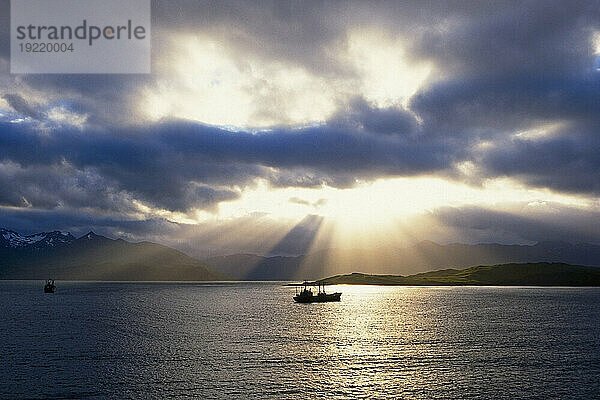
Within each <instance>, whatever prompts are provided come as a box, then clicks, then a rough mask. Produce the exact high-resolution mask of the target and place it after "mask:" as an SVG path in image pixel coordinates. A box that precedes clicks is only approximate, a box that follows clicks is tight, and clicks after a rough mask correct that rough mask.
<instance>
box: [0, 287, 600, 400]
mask: <svg viewBox="0 0 600 400" xmlns="http://www.w3.org/2000/svg"><path fill="white" fill-rule="evenodd" d="M0 289H1V291H0V307H2V309H3V310H6V311H5V313H4V314H5V323H4V326H3V329H2V331H1V334H0V338H1V339H2V344H3V348H4V351H3V353H2V356H1V357H2V358H1V360H0V361H2V363H3V365H10V366H11V368H7V369H3V370H2V372H0V382H1V383H2V384H1V385H0V397H2V398H23V397H29V398H53V397H54V398H64V397H67V398H70V397H91V398H94V397H96V398H164V397H170V396H190V397H204V398H240V397H244V398H246V397H250V396H260V397H261V398H298V397H305V398H311V399H312V398H394V397H396V398H397V397H400V398H402V397H405V398H440V399H442V398H444V399H447V398H457V399H458V398H519V397H520V398H531V397H540V398H546V397H557V396H558V397H566V396H568V397H575V398H577V397H578V398H592V397H593V396H594V395H595V394H597V393H598V391H599V390H600V386H599V385H598V383H597V379H596V377H597V376H598V375H599V373H600V349H599V346H598V337H600V310H599V307H598V304H599V300H600V290H599V289H594V288H587V289H566V288H562V289H561V288H469V287H462V288H448V287H446V288H419V287H377V286H337V287H330V288H328V291H331V292H333V291H342V292H343V295H342V301H341V302H339V303H322V304H295V303H293V301H292V298H291V297H292V295H293V293H294V289H293V288H290V287H285V286H282V285H281V284H276V283H232V284H216V285H215V284H174V283H139V284H130V283H74V282H62V283H61V284H60V285H59V286H58V291H57V293H56V294H55V295H44V294H43V293H40V286H39V284H38V283H31V282H1V283H0Z"/></svg>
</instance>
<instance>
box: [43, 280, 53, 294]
mask: <svg viewBox="0 0 600 400" xmlns="http://www.w3.org/2000/svg"><path fill="white" fill-rule="evenodd" d="M55 290H56V285H55V284H54V279H48V280H47V281H46V284H45V285H44V293H54V291H55Z"/></svg>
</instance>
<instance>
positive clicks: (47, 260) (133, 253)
mask: <svg viewBox="0 0 600 400" xmlns="http://www.w3.org/2000/svg"><path fill="white" fill-rule="evenodd" d="M47 278H53V279H69V280H71V279H72V280H123V281H163V280H167V281H170V280H181V281H197V280H198V281H201V280H222V279H226V278H227V277H226V276H225V275H224V274H221V273H219V272H217V271H215V270H213V269H211V267H209V266H208V265H207V264H206V263H204V262H202V261H200V260H197V259H195V258H192V257H189V256H187V255H185V254H184V253H182V252H179V251H177V250H174V249H172V248H169V247H166V246H163V245H159V244H156V243H150V242H141V243H131V242H127V241H125V240H122V239H116V240H113V239H109V238H106V237H104V236H100V235H96V234H95V233H94V232H89V233H88V234H86V235H83V236H81V237H80V238H75V237H74V236H73V235H71V234H70V233H67V232H59V231H54V232H42V233H36V234H33V235H21V234H19V233H17V232H15V231H12V230H8V229H0V279H47Z"/></svg>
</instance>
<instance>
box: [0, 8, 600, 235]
mask: <svg viewBox="0 0 600 400" xmlns="http://www.w3.org/2000/svg"><path fill="white" fill-rule="evenodd" d="M0 10H8V1H0ZM599 10H600V9H599V8H598V7H596V5H595V3H593V2H592V3H590V2H585V1H582V2H579V1H575V2H571V3H569V7H565V6H564V3H563V2H559V1H530V2H523V3H518V4H515V3H512V2H511V3H509V2H502V1H500V2H479V3H472V2H461V1H445V2H427V3H419V4H418V5H417V4H415V3H409V2H376V3H372V2H370V3H365V2H360V1H356V2H352V1H350V2H344V3H338V2H316V3H312V4H311V6H310V7H307V6H305V5H304V4H302V5H300V4H299V3H296V2H276V3H273V2H261V1H259V2H252V3H249V2H239V1H218V2H217V1H214V2H180V1H169V2H154V4H153V17H154V24H153V55H154V65H153V67H154V73H153V74H151V75H146V76H144V75H135V76H127V75H116V76H113V75H98V76H97V75H23V76H14V75H9V74H8V73H7V72H8V64H7V61H8V55H9V46H8V44H7V43H8V42H7V40H6V38H8V34H7V35H0V37H3V38H4V39H2V40H0V66H2V67H6V71H3V73H2V74H0V92H1V93H3V94H4V95H3V99H4V100H5V101H6V103H7V104H8V105H10V107H11V108H12V109H13V110H14V113H12V112H11V115H6V116H3V117H2V118H3V120H2V121H1V122H0V184H1V185H2V187H3V190H2V191H1V192H0V204H2V205H3V206H5V207H17V208H22V209H23V210H25V209H27V210H29V212H32V213H33V212H34V210H37V211H38V212H40V213H41V212H42V211H41V210H45V212H47V213H53V212H55V213H66V212H72V213H73V215H81V213H88V214H89V215H95V216H96V217H97V218H108V219H107V220H106V221H109V220H110V218H113V219H115V220H126V219H127V218H131V219H132V220H133V219H134V217H135V218H142V219H143V218H150V217H149V215H151V216H152V217H155V216H156V215H157V214H160V213H161V212H162V211H163V210H166V211H169V212H173V213H193V212H194V211H195V210H204V211H207V212H217V210H218V204H219V203H222V202H226V201H231V200H234V199H237V198H239V197H240V196H241V195H242V194H243V192H244V190H247V189H248V188H252V187H253V185H255V182H256V180H257V179H262V180H266V181H268V182H269V183H270V185H271V186H272V187H312V188H319V187H323V186H332V187H337V188H348V187H352V186H353V185H355V184H356V182H357V181H362V180H366V181H368V180H375V179H378V178H385V177H396V176H420V175H436V176H443V177H451V178H452V179H456V180H462V181H464V182H467V183H469V184H475V185H477V184H482V183H483V182H485V181H486V180H488V179H495V178H502V177H510V178H512V179H513V180H518V181H520V182H521V183H523V184H525V185H529V186H532V187H545V188H550V189H551V190H552V191H556V192H568V193H575V194H577V195H579V196H582V197H586V198H588V199H591V200H593V199H594V198H596V197H597V196H598V194H599V193H600V186H599V184H598V182H600V156H599V154H600V141H599V139H598V134H597V132H598V130H599V129H600V117H599V116H598V115H599V114H598V112H597V105H598V104H599V103H600V74H598V73H597V71H595V69H594V68H593V65H594V62H595V60H596V56H597V54H594V52H596V51H597V50H598V49H597V48H596V47H597V43H595V42H594V40H595V39H594V38H597V35H598V32H600V11H599ZM7 15H9V13H8V12H0V22H1V21H2V20H6V19H7V18H8V17H7ZM7 29H8V24H2V23H0V31H5V30H7ZM6 33H7V32H6ZM184 39H185V40H186V41H185V42H183V41H181V40H184ZM177 41H180V42H179V43H180V44H181V46H173V43H177ZM211 46H212V47H211ZM182 49H187V50H189V53H187V52H186V53H182V52H181V51H182ZM210 49H212V50H210ZM187 50H186V51H187ZM209 50H210V51H209ZM188 56H189V57H188ZM186 59H187V61H188V62H187V63H185V62H183V61H182V60H184V61H185V60H186ZM211 62H212V63H211ZM5 72H6V73H5ZM219 74H221V75H219ZM213 75H215V76H213ZM396 84H397V85H396ZM13 114H14V115H13ZM149 114H150V115H153V117H152V118H150V117H149ZM176 117H187V118H189V119H191V120H195V121H191V120H188V121H184V120H182V119H181V118H176ZM11 119H12V120H15V121H17V120H19V121H20V123H18V124H16V123H15V124H11V123H9V122H8V121H10V120H11ZM201 121H204V122H201ZM253 123H255V124H256V125H260V126H261V127H262V128H263V129H256V126H252V124H253ZM211 124H212V125H211ZM532 132H533V133H532ZM290 201H292V199H290ZM303 202H304V200H302V199H301V198H298V199H295V200H294V201H292V203H296V204H299V205H301V204H304V203H303ZM304 205H306V204H304ZM309 205H310V204H309ZM311 207H316V205H315V204H312V205H311ZM148 209H150V211H148ZM463 211H464V210H463ZM465 213H466V214H465ZM558 213H559V214H563V215H565V216H573V215H574V214H573V213H574V212H573V211H572V210H567V209H562V208H559V209H558ZM42 214H43V213H42ZM42 214H40V215H42ZM467 214H468V218H467V217H465V218H467V219H468V220H470V221H475V220H477V221H484V220H485V216H486V215H487V216H489V217H490V218H492V217H493V218H497V219H498V221H501V222H502V224H503V225H502V226H507V224H509V222H507V221H509V220H510V218H513V217H510V216H509V215H498V214H495V213H494V212H493V210H488V209H482V210H478V211H477V212H476V211H474V210H470V211H469V212H468V213H467V212H466V211H464V212H463V214H462V215H467ZM28 215H33V214H28ZM43 215H50V214H43ZM56 215H63V214H56ZM437 216H439V217H440V218H442V219H443V220H444V221H448V223H449V224H450V225H452V224H454V222H452V223H451V217H450V216H449V212H446V213H445V214H443V215H442V213H441V211H440V214H439V215H437ZM588 217H591V215H588ZM14 218H15V219H13V220H11V221H13V222H15V223H17V222H18V218H17V217H14ZM65 218H67V217H66V216H65ZM77 218H79V217H77ZM514 218H516V217H514ZM519 218H520V217H519ZM545 218H550V216H549V215H547V216H546V217H545ZM151 219H152V221H154V219H153V218H151ZM72 220H73V221H74V222H73V224H74V225H76V222H75V221H79V223H82V224H84V223H93V218H91V217H90V219H89V220H86V219H79V220H77V219H76V218H73V219H72ZM576 220H578V221H580V220H581V219H578V218H576ZM85 221H89V222H85ZM513 221H515V222H514V224H515V226H516V225H518V224H519V223H522V224H523V226H529V227H531V228H530V232H529V233H527V234H525V233H523V236H522V237H528V238H533V237H537V236H536V235H535V234H534V233H535V229H537V228H540V229H544V231H547V232H556V235H555V236H560V228H552V229H550V228H548V227H547V226H543V225H539V224H537V225H536V224H534V222H531V221H526V220H524V219H523V218H521V219H514V220H513ZM110 223H112V222H107V224H110ZM536 223H537V222H536ZM140 224H141V223H140ZM561 224H566V225H564V226H570V225H569V221H568V219H567V218H566V217H565V218H564V219H557V220H556V226H561ZM159 225H160V224H157V223H152V224H149V225H148V226H150V227H154V229H159V227H158V226H159ZM119 226H120V228H119V229H121V231H122V232H125V231H126V230H127V229H130V230H133V229H134V224H133V223H131V224H130V225H126V224H122V225H119ZM127 226H129V228H128V227H127ZM165 226H170V225H169V224H165ZM553 226H554V225H553ZM110 229H114V232H117V228H116V227H111V228H110ZM135 229H137V228H135ZM140 229H141V228H140ZM506 229H507V230H510V229H508V227H507V228H506ZM511 229H512V231H514V230H515V229H516V228H514V229H513V228H511ZM569 229H570V230H566V231H565V232H567V233H565V234H571V233H572V232H574V230H573V229H571V228H569ZM159 230H160V229H159ZM471 231H472V230H471ZM512 231H511V232H512ZM490 232H491V231H490ZM494 234H496V235H499V236H498V237H500V236H501V235H502V234H501V233H499V232H498V231H496V232H495V233H494ZM494 234H490V236H489V237H490V238H491V237H493V235H494ZM511 235H512V236H511ZM515 235H516V236H515ZM515 235H513V234H512V233H511V234H510V235H508V236H507V237H513V238H515V237H521V236H519V235H520V234H515ZM578 235H580V236H578V237H581V238H582V239H584V238H586V237H587V238H593V235H591V234H585V235H584V234H578ZM202 237H203V238H206V236H202Z"/></svg>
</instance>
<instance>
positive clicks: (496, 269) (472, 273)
mask: <svg viewBox="0 0 600 400" xmlns="http://www.w3.org/2000/svg"><path fill="white" fill-rule="evenodd" d="M315 283H320V284H325V285H341V284H344V285H404V286H415V285H416V286H465V285H474V286H600V267H589V266H581V265H570V264H563V263H547V262H539V263H524V264H516V263H515V264H499V265H489V266H477V267H471V268H466V269H443V270H438V271H431V272H425V273H420V274H415V275H407V276H402V275H374V274H365V273H358V272H354V273H352V274H346V275H336V276H332V277H329V278H325V279H321V280H318V281H316V282H315Z"/></svg>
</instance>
